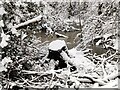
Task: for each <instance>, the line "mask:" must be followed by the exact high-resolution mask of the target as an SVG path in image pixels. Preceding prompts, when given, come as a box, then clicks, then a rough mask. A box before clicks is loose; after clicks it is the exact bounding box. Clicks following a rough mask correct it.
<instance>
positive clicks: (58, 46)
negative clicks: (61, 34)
mask: <svg viewBox="0 0 120 90" xmlns="http://www.w3.org/2000/svg"><path fill="white" fill-rule="evenodd" d="M64 46H66V43H65V41H64V40H55V41H52V42H51V43H50V44H49V49H50V50H54V51H57V50H60V49H61V48H62V47H64Z"/></svg>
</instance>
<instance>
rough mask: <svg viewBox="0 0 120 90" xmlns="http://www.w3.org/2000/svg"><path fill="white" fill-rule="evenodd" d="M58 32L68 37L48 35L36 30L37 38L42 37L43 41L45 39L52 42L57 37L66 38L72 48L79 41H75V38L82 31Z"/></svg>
mask: <svg viewBox="0 0 120 90" xmlns="http://www.w3.org/2000/svg"><path fill="white" fill-rule="evenodd" d="M57 33H59V34H62V35H65V36H67V37H68V38H65V37H61V36H58V35H56V34H53V35H46V34H45V32H36V33H35V34H34V35H35V36H36V37H37V38H40V40H41V42H45V41H48V42H52V41H53V40H57V39H61V40H65V42H66V44H67V46H68V49H72V48H73V47H75V46H77V43H75V42H74V39H75V37H76V35H77V34H78V33H80V31H69V32H63V31H57ZM29 34H32V32H29ZM78 40H79V39H78Z"/></svg>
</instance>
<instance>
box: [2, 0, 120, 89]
mask: <svg viewBox="0 0 120 90" xmlns="http://www.w3.org/2000/svg"><path fill="white" fill-rule="evenodd" d="M119 19H120V2H118V1H105V2H98V1H94V2H86V1H84V2H72V1H69V2H47V1H39V2H21V1H20V0H18V1H15V2H9V1H6V2H4V1H0V48H1V49H0V50H1V51H0V58H1V59H0V89H3V88H4V89H11V90H14V89H15V90H18V88H28V89H30V88H35V89H39V88H45V89H49V88H118V80H119V79H120V76H119V73H118V71H119V68H118V65H119V62H120V60H119V58H120V52H119V40H120V33H119V27H120V25H119V23H120V21H119ZM44 26H46V27H47V28H44ZM73 34H74V35H73ZM71 35H73V36H71ZM56 39H63V40H65V41H66V43H67V46H68V49H69V50H68V51H69V52H71V54H72V55H73V56H75V57H78V58H77V61H76V60H75V61H76V62H75V61H74V62H75V63H77V64H75V65H76V67H77V69H78V70H77V71H75V72H70V70H69V68H66V69H60V70H53V68H54V65H55V61H54V60H52V61H50V62H47V61H48V59H47V58H46V55H47V54H48V45H49V43H50V42H51V41H53V40H56Z"/></svg>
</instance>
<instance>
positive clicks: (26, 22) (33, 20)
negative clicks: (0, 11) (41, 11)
mask: <svg viewBox="0 0 120 90" xmlns="http://www.w3.org/2000/svg"><path fill="white" fill-rule="evenodd" d="M42 17H43V16H42V15H39V16H37V17H35V18H33V19H30V20H28V21H25V22H23V23H20V24H18V25H15V26H13V27H12V28H16V29H17V28H20V27H22V26H25V25H28V24H30V23H34V22H38V21H40V20H41V18H42Z"/></svg>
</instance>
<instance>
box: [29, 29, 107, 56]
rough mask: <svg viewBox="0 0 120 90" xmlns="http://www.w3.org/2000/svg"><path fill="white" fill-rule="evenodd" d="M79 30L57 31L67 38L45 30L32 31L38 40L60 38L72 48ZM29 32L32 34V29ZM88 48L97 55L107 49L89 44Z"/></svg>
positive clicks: (74, 45) (78, 39)
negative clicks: (46, 32)
mask: <svg viewBox="0 0 120 90" xmlns="http://www.w3.org/2000/svg"><path fill="white" fill-rule="evenodd" d="M80 32H81V31H69V32H63V31H57V33H59V34H62V35H65V36H67V37H68V38H64V37H60V36H57V35H55V34H53V35H46V34H45V32H36V33H34V35H35V36H36V37H37V38H40V41H41V42H42V43H43V42H46V41H47V42H48V43H50V42H52V41H53V40H57V39H61V40H65V42H66V44H67V46H68V49H72V48H74V47H76V46H77V45H78V43H77V41H80V37H78V38H77V40H76V42H74V39H75V37H76V35H77V34H79V33H80ZM29 34H30V35H31V34H33V31H29ZM88 48H90V49H92V53H96V54H97V55H100V54H103V53H105V52H106V51H107V50H105V49H104V48H102V47H100V46H92V45H91V46H90V47H88Z"/></svg>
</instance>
